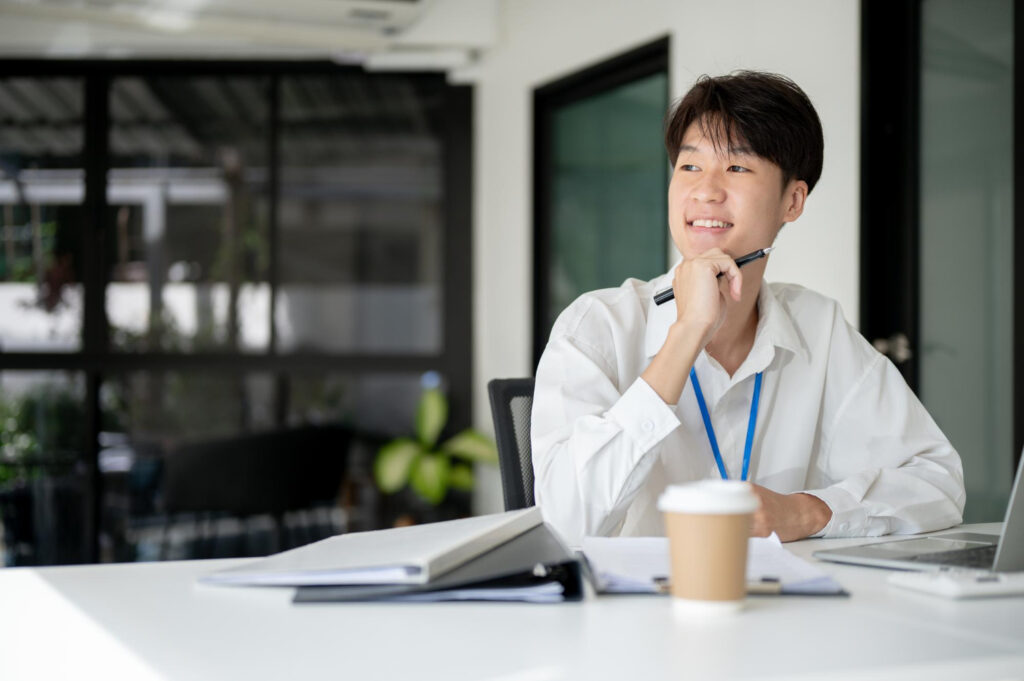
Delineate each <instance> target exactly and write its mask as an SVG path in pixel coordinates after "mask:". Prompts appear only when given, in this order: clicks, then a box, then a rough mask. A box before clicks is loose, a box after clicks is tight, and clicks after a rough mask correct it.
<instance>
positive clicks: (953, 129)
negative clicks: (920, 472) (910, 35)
mask: <svg viewBox="0 0 1024 681" xmlns="http://www.w3.org/2000/svg"><path fill="white" fill-rule="evenodd" d="M1014 9H1015V8H1014V3H1013V2H1011V1H1010V0H984V1H983V2H965V1H964V0H928V1H927V2H924V3H922V5H921V94H920V97H921V100H920V112H921V114H920V144H921V154H920V185H919V186H920V198H919V201H920V204H919V205H920V233H919V235H917V238H916V240H915V243H916V244H917V248H919V250H920V274H919V277H920V278H919V290H920V303H919V304H920V309H919V320H920V327H919V335H920V339H919V340H918V341H917V343H918V347H919V348H920V351H919V353H918V357H919V376H920V390H919V395H920V397H921V401H922V402H923V403H924V404H925V406H926V407H927V408H928V411H929V412H930V413H931V415H932V416H933V417H934V418H935V421H936V422H937V423H938V424H939V426H940V427H941V428H942V430H943V432H944V433H945V434H946V436H947V437H949V440H950V442H952V443H953V446H954V447H956V448H957V451H959V452H960V454H961V457H962V460H963V465H964V480H965V483H966V485H967V506H966V508H965V510H964V520H965V521H966V522H985V521H995V520H1002V518H1003V513H1004V511H1005V509H1006V504H1007V502H1008V501H1009V498H1010V486H1011V483H1012V482H1013V477H1012V474H1011V475H1007V473H1008V472H1011V471H1013V470H1014V464H1013V456H1014V454H1016V452H1014V446H1013V426H1014V424H1013V374H1012V372H1011V371H1009V370H1008V367H1012V366H1013V363H1014V342H1015V339H1014V337H1013V336H1014V334H1013V310H1014V295H1020V292H1015V291H1014V290H1013V268H1014V267H1015V266H1016V267H1019V266H1020V265H1019V264H1017V263H1015V262H1014V259H1013V240H1014V233H1013V210H1014V205H1013V204H1014V195H1013V187H1014V184H1013V180H1014V177H1013V148H1014V129H1013V120H1014V110H1013V81H1014V74H1013V64H1014V58H1013V53H1014V46H1013V41H1014V35H1013V23H1014V22H1013V12H1014ZM954 310H955V312H952V311H954ZM1016 344H1017V347H1018V348H1021V347H1024V346H1022V344H1021V341H1020V340H1019V339H1017V340H1016ZM1017 361H1020V359H1017Z"/></svg>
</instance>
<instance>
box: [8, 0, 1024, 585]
mask: <svg viewBox="0 0 1024 681" xmlns="http://www.w3.org/2000/svg"><path fill="white" fill-rule="evenodd" d="M1013 10H1014V7H1013V3H1012V1H1011V0H972V1H968V0H891V1H886V2H881V1H875V0H862V1H861V2H855V1H851V0H770V1H768V2H764V1H759V0H723V1H720V2H715V3H707V2H696V1H690V0H673V1H669V0H662V1H656V0H634V1H633V2H629V3H623V2H619V1H618V0H590V1H588V2H586V1H584V0H546V1H544V0H295V1H293V2H290V3H287V4H286V5H280V4H279V3H270V2H266V1H265V0H245V1H242V0H67V1H59V2H58V1H53V0H50V1H45V0H0V519H2V523H0V528H2V529H0V532H2V534H0V564H2V565H39V564H60V563H81V562H96V561H136V560H160V559H176V558H199V557H225V556H241V555H264V554H266V553H269V552H273V551H276V550H280V549H283V548H288V547H290V546H295V545H299V544H303V543H307V542H309V541H313V540H315V539H319V538H321V537H324V536H329V535H331V534H334V533H337V532H343V531H348V530H362V529H372V528H377V527H387V526H391V525H393V524H394V523H396V522H407V521H419V522H422V521H429V520H436V519H440V518H447V517H456V516H459V515H465V514H468V513H482V512H493V511H498V510H501V508H502V501H501V491H500V482H499V480H498V473H497V468H496V467H494V466H492V465H487V464H478V465H476V466H475V471H474V474H473V479H472V480H470V481H469V484H465V481H462V484H459V485H455V486H453V487H452V489H449V490H448V492H447V494H446V495H445V496H444V498H443V500H442V501H441V502H440V503H431V502H428V501H425V500H424V499H422V498H421V497H419V496H418V495H416V494H415V493H413V492H412V491H410V490H408V489H405V490H402V491H401V492H399V493H396V494H385V493H383V492H381V491H380V490H379V489H378V487H377V485H376V484H375V481H374V475H373V464H374V460H375V457H376V453H377V451H378V449H379V448H380V447H381V446H382V445H383V444H384V443H386V442H388V441H389V440H391V439H392V438H395V437H400V436H408V435H411V434H412V433H413V431H414V421H415V415H416V409H417V404H418V402H419V400H420V397H421V395H422V394H423V391H424V390H427V389H433V388H438V389H440V390H442V391H443V393H444V394H445V396H446V399H447V404H448V407H449V409H448V420H447V425H446V427H445V430H444V436H450V435H453V434H455V433H457V432H459V431H461V430H462V429H464V428H467V427H474V428H476V429H478V430H480V431H482V432H484V433H487V434H490V433H491V432H492V429H491V415H490V409H489V405H488V402H487V395H486V387H485V386H486V383H487V381H488V380H490V379H492V378H497V377H514V376H529V375H532V372H533V368H534V366H535V362H536V360H537V359H538V357H539V352H540V350H541V349H542V348H543V346H544V343H545V341H546V338H547V334H548V332H549V330H550V326H551V323H552V322H553V320H554V319H555V317H556V316H557V315H558V313H559V312H560V311H561V310H562V309H563V308H564V307H565V306H566V305H567V304H568V303H569V302H571V301H572V300H573V299H574V298H575V297H576V296H578V295H579V294H580V293H582V292H584V291H587V290H590V289H594V288H598V287H604V286H616V285H618V284H620V283H621V282H622V281H623V280H624V279H625V278H627V277H630V276H632V277H637V278H640V279H648V278H651V277H654V276H656V275H658V274H660V273H662V272H664V271H665V270H666V269H667V268H668V267H669V266H670V265H671V264H672V263H673V262H674V261H675V258H676V257H677V254H676V253H675V251H674V248H673V247H672V246H671V243H670V241H669V239H668V234H667V229H666V224H665V220H666V207H665V192H666V189H667V180H668V167H667V162H666V158H665V156H664V150H663V147H662V142H661V132H662V121H663V117H664V114H665V111H666V109H667V108H668V106H669V104H670V103H671V101H672V100H674V99H675V98H677V97H679V96H681V95H682V94H683V93H685V92H686V90H687V89H688V88H689V86H690V85H691V84H692V82H693V81H694V80H695V79H696V78H697V76H699V75H701V74H703V73H710V74H722V73H727V72H729V71H731V70H734V69H738V68H753V69H764V70H769V71H776V72H780V73H784V74H786V75H788V76H790V77H791V78H793V79H794V80H795V81H796V82H797V83H798V84H800V85H801V86H802V87H803V88H804V89H805V90H806V91H807V93H808V94H809V95H810V97H811V99H812V100H813V101H814V104H815V106H816V107H817V109H818V111H819V113H820V115H821V118H822V121H823V124H824V127H825V136H826V153H825V171H824V175H823V177H822V180H821V182H820V184H819V185H818V187H817V188H816V189H815V192H814V194H813V195H812V196H811V199H810V201H809V203H808V208H807V210H806V212H805V214H804V216H803V217H802V218H801V219H800V220H799V221H798V222H797V223H795V224H793V225H791V226H788V227H787V228H786V229H785V230H784V231H783V234H782V235H781V237H780V239H779V243H778V245H779V246H780V248H779V250H778V252H777V253H776V254H773V256H772V263H771V266H770V267H769V269H768V274H767V276H768V278H769V279H770V280H775V281H794V282H797V283H800V284H803V285H806V286H809V287H812V288H815V289H818V290H820V291H822V292H823V293H825V294H827V295H830V296H832V297H834V298H836V299H837V300H839V302H840V303H841V304H842V306H843V308H844V311H845V313H846V315H847V318H848V319H849V320H850V321H851V322H852V323H853V324H855V325H857V326H858V327H859V328H860V329H861V331H862V332H863V333H864V334H865V335H866V336H867V337H868V339H869V340H871V341H872V342H874V343H875V345H876V347H878V348H879V349H880V350H882V351H884V352H886V353H887V354H889V356H890V358H892V359H893V361H894V362H896V363H897V366H898V367H899V368H900V369H901V371H903V373H904V375H905V377H906V378H907V380H908V382H909V383H910V385H911V386H912V387H913V388H914V389H915V390H916V391H917V392H918V394H919V395H920V396H921V398H922V400H923V401H924V402H925V405H926V406H927V407H928V408H929V410H930V411H931V413H932V414H933V416H934V417H935V419H936V420H937V421H938V422H939V425H940V426H941V427H942V428H943V430H944V431H945V432H946V433H947V435H948V436H949V437H950V439H951V440H952V442H953V444H954V445H955V446H956V447H957V448H958V450H959V451H960V453H961V456H962V457H963V459H964V464H965V470H966V478H967V485H968V499H969V503H968V511H967V520H968V521H982V520H999V519H1001V513H1002V509H1003V508H1005V504H1006V500H1007V495H1008V492H1009V486H1010V482H1011V481H1012V474H1013V466H1014V463H1015V461H1016V457H1017V456H1019V453H1020V451H1021V446H1022V439H1024V430H1022V429H1024V417H1022V411H1024V393H1022V388H1021V386H1022V385H1024V377H1022V369H1021V365H1022V364H1024V362H1021V361H1020V360H1019V359H1018V356H1019V354H1020V350H1019V349H1020V347H1021V341H1020V339H1021V338H1022V337H1024V311H1022V307H1024V305H1022V302H1021V300H1022V296H1021V295H1017V292H1018V291H1021V290H1022V289H1024V287H1022V286H1021V281H1022V279H1021V275H1020V274H1018V273H1017V271H1018V269H1019V268H1016V267H1015V264H1014V263H1015V261H1017V260H1020V259H1021V258H1022V256H1024V253H1022V250H1024V248H1022V246H1021V242H1022V240H1021V239H1015V238H1014V234H1015V231H1016V230H1015V224H1016V221H1017V220H1018V218H1017V217H1016V215H1017V213H1018V211H1016V210H1015V197H1016V195H1017V194H1018V193H1019V192H1017V191H1016V190H1015V187H1016V186H1017V183H1018V182H1019V180H1018V179H1017V177H1018V176H1019V175H1020V173H1019V172H1017V168H1019V167H1020V165H1019V163H1018V158H1019V156H1020V153H1019V151H1018V147H1019V146H1020V144H1019V143H1018V142H1016V141H1015V140H1016V136H1015V135H1014V128H1015V123H1016V121H1017V120H1018V119H1019V117H1020V114H1019V112H1020V110H1021V108H1020V107H1016V109H1015V107H1014V102H1015V101H1017V97H1018V94H1017V93H1018V92H1020V87H1019V85H1018V83H1019V77H1018V75H1017V74H1018V73H1019V69H1018V68H1017V65H1018V63H1019V56H1018V53H1019V50H1017V48H1016V42H1015V40H1014V37H1015V32H1016V26H1017V24H1018V23H1019V21H1020V20H1019V18H1018V17H1017V16H1016V15H1015V14H1014V11H1013Z"/></svg>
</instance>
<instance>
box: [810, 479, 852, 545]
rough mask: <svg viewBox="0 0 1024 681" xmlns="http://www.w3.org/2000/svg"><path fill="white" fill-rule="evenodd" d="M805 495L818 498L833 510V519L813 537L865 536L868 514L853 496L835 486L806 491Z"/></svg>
mask: <svg viewBox="0 0 1024 681" xmlns="http://www.w3.org/2000/svg"><path fill="white" fill-rule="evenodd" d="M804 494H810V495H812V496H815V497H818V498H819V499H821V500H822V501H824V502H825V504H826V505H827V506H828V507H829V509H831V511H832V518H831V519H830V520H829V521H828V524H827V525H825V527H823V528H822V529H821V531H820V532H818V533H816V534H812V535H811V537H824V538H828V539H831V538H833V537H854V536H861V535H862V534H863V529H862V528H863V527H864V525H865V524H866V522H867V512H866V511H865V510H864V507H863V506H862V505H861V504H860V502H858V501H857V500H856V499H855V498H854V496H853V495H852V494H850V493H849V492H847V491H846V490H844V489H843V488H841V487H837V486H833V487H826V488H825V489H816V490H805V491H804Z"/></svg>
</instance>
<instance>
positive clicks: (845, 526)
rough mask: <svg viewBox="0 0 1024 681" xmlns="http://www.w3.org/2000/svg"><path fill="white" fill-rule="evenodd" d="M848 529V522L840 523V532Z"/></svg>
mask: <svg viewBox="0 0 1024 681" xmlns="http://www.w3.org/2000/svg"><path fill="white" fill-rule="evenodd" d="M848 529H850V523H842V524H840V525H839V531H840V532H846V531H847V530H848Z"/></svg>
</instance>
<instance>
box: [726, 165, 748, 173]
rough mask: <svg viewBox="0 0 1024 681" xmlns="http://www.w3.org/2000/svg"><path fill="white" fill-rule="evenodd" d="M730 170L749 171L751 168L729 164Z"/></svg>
mask: <svg viewBox="0 0 1024 681" xmlns="http://www.w3.org/2000/svg"><path fill="white" fill-rule="evenodd" d="M729 172H732V173H749V172H750V170H749V169H747V168H744V167H743V166H729Z"/></svg>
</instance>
